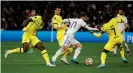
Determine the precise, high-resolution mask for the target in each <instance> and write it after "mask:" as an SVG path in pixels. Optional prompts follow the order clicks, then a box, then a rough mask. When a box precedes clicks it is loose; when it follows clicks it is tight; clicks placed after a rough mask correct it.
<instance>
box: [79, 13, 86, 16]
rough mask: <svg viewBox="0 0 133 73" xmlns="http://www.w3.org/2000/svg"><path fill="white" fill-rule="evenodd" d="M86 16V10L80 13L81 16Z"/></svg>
mask: <svg viewBox="0 0 133 73" xmlns="http://www.w3.org/2000/svg"><path fill="white" fill-rule="evenodd" d="M84 16H87V14H86V13H85V12H81V13H80V14H79V17H84Z"/></svg>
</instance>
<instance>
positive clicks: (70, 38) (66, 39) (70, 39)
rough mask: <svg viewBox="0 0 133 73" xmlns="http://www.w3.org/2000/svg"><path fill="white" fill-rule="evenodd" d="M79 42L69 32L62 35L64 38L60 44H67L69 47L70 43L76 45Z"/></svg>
mask: <svg viewBox="0 0 133 73" xmlns="http://www.w3.org/2000/svg"><path fill="white" fill-rule="evenodd" d="M78 43H80V42H79V41H77V40H76V39H74V35H71V34H66V35H65V36H64V40H63V42H62V46H67V47H70V46H71V45H73V46H74V45H76V44H78Z"/></svg>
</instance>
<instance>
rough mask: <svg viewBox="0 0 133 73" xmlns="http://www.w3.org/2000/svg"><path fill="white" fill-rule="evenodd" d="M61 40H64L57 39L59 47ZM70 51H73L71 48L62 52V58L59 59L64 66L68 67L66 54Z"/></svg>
mask: <svg viewBox="0 0 133 73" xmlns="http://www.w3.org/2000/svg"><path fill="white" fill-rule="evenodd" d="M63 39H64V37H63V38H60V39H58V43H59V46H62V42H63ZM72 51H73V48H69V49H68V50H66V51H64V52H62V54H63V56H62V58H61V62H63V63H65V64H67V65H69V62H68V61H67V56H68V54H70V53H71V52H72Z"/></svg>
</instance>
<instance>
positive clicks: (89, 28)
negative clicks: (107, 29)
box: [84, 25, 99, 31]
mask: <svg viewBox="0 0 133 73" xmlns="http://www.w3.org/2000/svg"><path fill="white" fill-rule="evenodd" d="M84 28H86V29H87V30H91V31H99V29H97V28H92V27H89V26H88V25H85V26H84Z"/></svg>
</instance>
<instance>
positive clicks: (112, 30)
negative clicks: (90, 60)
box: [92, 15, 128, 68]
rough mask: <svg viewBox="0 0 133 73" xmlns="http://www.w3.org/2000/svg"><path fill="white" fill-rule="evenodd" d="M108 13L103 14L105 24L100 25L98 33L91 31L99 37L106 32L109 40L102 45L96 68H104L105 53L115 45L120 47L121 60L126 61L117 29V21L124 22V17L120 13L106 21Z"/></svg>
mask: <svg viewBox="0 0 133 73" xmlns="http://www.w3.org/2000/svg"><path fill="white" fill-rule="evenodd" d="M108 18H109V16H108V15H105V16H104V19H103V20H106V21H105V24H104V25H103V26H102V28H101V31H100V33H95V32H92V33H93V35H95V36H97V37H100V36H101V35H102V34H103V33H104V32H106V33H107V35H108V37H109V40H108V42H107V44H106V45H105V46H104V49H103V52H102V54H101V64H100V65H99V66H98V67H97V68H104V67H105V60H106V54H107V53H108V52H109V51H113V49H114V47H115V46H116V45H117V46H118V47H119V48H120V54H121V57H122V62H124V63H127V62H128V61H127V60H126V58H125V56H124V48H123V40H122V36H121V34H120V32H119V31H118V23H121V22H124V19H123V17H122V16H121V15H118V16H117V17H116V18H112V19H111V20H110V21H109V22H108Z"/></svg>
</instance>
